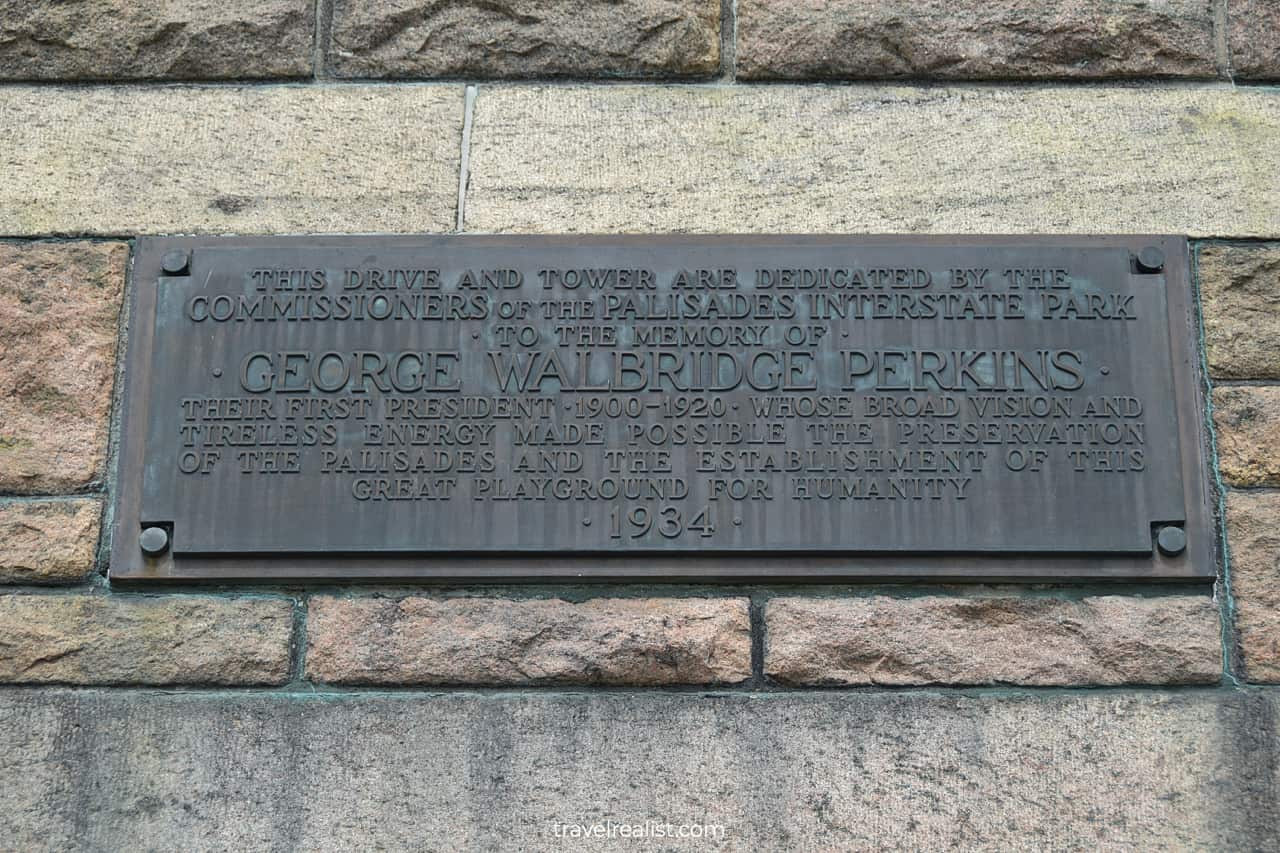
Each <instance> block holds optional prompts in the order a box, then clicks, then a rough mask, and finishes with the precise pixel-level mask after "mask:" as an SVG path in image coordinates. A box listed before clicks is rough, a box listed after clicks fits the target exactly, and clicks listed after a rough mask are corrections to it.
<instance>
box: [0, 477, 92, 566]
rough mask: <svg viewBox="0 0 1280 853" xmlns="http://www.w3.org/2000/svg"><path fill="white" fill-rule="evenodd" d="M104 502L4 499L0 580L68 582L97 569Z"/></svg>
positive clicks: (0, 512)
mask: <svg viewBox="0 0 1280 853" xmlns="http://www.w3.org/2000/svg"><path fill="white" fill-rule="evenodd" d="M101 515H102V501H100V500H98V499H96V498H83V499H77V500H61V501H12V502H5V503H0V583H70V582H74V581H78V580H81V579H82V578H84V577H85V576H86V575H88V574H89V572H90V571H92V570H93V560H94V551H95V549H96V548H97V545H98V519H99V517H100V516H101Z"/></svg>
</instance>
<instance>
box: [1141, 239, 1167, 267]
mask: <svg viewBox="0 0 1280 853" xmlns="http://www.w3.org/2000/svg"><path fill="white" fill-rule="evenodd" d="M1162 269H1164V252H1162V251H1160V250H1159V249H1158V248H1156V247H1155V246H1147V247H1146V248H1145V249H1143V250H1142V251H1141V252H1139V253H1138V271H1139V272H1145V273H1155V272H1160V270H1162Z"/></svg>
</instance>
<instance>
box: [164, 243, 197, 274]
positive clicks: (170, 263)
mask: <svg viewBox="0 0 1280 853" xmlns="http://www.w3.org/2000/svg"><path fill="white" fill-rule="evenodd" d="M190 266H191V255H190V254H188V253H187V252H184V251H183V250H182V249H172V250H170V251H168V252H165V253H164V256H163V257H162V258H160V269H162V270H164V271H165V273H166V274H167V275H186V274H187V272H188V271H189V267H190Z"/></svg>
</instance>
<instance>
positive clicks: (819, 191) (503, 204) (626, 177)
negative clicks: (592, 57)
mask: <svg viewBox="0 0 1280 853" xmlns="http://www.w3.org/2000/svg"><path fill="white" fill-rule="evenodd" d="M1277 173H1280V97H1277V96H1276V95H1275V94H1274V93H1271V92H1269V91H1262V90H1253V89H1236V90H1229V89H1226V88H1223V87H1218V86H1213V87H1209V86H1200V85H1193V86H1179V87H1158V86H1144V87H1135V88H1122V87H1114V86H1102V85H1092V86H1066V87H1064V86H1055V87H1049V88H1019V89H1000V88H994V87H965V88H947V87H940V88H929V89H921V88H894V87H885V86H848V87H818V86H737V87H680V88H674V87H666V86H634V85H626V86H607V87H586V86H557V87H534V86H528V87H525V86H521V87H508V88H492V89H488V88H485V87H483V86H482V87H480V91H479V95H478V97H477V98H476V104H475V118H474V120H473V127H472V133H471V155H470V172H469V175H470V182H469V190H468V194H467V202H466V225H467V229H468V230H476V231H513V232H520V231H531V232H601V231H608V232H647V231H690V232H730V233H733V232H765V233H769V232H801V233H805V232H828V231H829V232H851V233H895V232H912V233H928V232H935V233H948V232H960V233H983V234H989V233H1118V234H1132V233H1173V234H1188V233H1189V234H1191V235H1193V236H1197V235H1223V234H1228V235H1234V236H1239V237H1250V236H1273V235H1276V234H1280V181H1277V180H1275V176H1276V174H1277Z"/></svg>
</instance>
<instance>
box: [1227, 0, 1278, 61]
mask: <svg viewBox="0 0 1280 853" xmlns="http://www.w3.org/2000/svg"><path fill="white" fill-rule="evenodd" d="M1227 16H1228V19H1227V20H1228V26H1227V44H1228V46H1229V47H1230V50H1231V73H1232V76H1234V77H1237V78H1240V79H1247V80H1280V0H1231V2H1230V3H1228V4H1227Z"/></svg>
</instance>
